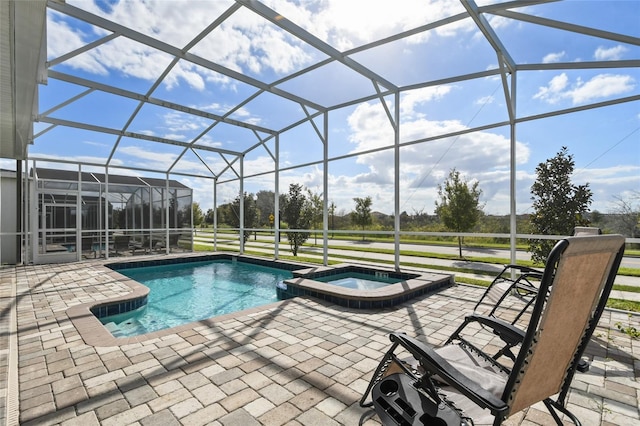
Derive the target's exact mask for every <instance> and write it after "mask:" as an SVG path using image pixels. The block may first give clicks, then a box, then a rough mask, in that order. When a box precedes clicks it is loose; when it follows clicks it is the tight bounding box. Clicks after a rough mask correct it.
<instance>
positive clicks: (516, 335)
mask: <svg viewBox="0 0 640 426" xmlns="http://www.w3.org/2000/svg"><path fill="white" fill-rule="evenodd" d="M471 322H478V323H480V324H482V325H486V326H487V327H489V328H491V329H492V330H493V334H495V335H496V336H498V337H500V338H501V339H502V340H503V341H504V342H505V343H508V344H510V345H512V346H515V345H517V344H519V343H522V341H523V340H524V335H525V332H524V331H523V330H521V329H519V328H518V327H515V326H514V325H512V324H510V323H508V322H506V321H503V320H501V319H499V318H496V317H488V316H484V315H476V314H472V315H468V316H467V317H465V319H464V323H465V325H466V324H468V323H471Z"/></svg>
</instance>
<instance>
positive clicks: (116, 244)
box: [113, 234, 131, 254]
mask: <svg viewBox="0 0 640 426" xmlns="http://www.w3.org/2000/svg"><path fill="white" fill-rule="evenodd" d="M130 240H131V236H130V235H122V234H114V235H113V251H114V252H115V254H121V253H122V252H126V251H127V250H129V241H130Z"/></svg>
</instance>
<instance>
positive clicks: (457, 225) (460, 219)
mask: <svg viewBox="0 0 640 426" xmlns="http://www.w3.org/2000/svg"><path fill="white" fill-rule="evenodd" d="M479 184H480V183H479V182H478V181H475V182H474V183H473V184H472V185H471V186H469V183H468V182H467V181H466V180H464V179H463V178H461V177H460V172H459V171H458V170H456V169H455V168H453V169H451V170H450V171H449V176H448V177H447V179H445V181H444V186H443V185H438V197H439V198H440V202H438V201H436V214H437V215H438V217H440V220H441V221H442V223H443V224H444V226H446V227H447V229H449V230H451V231H454V232H469V231H471V230H473V227H474V226H476V224H477V223H478V221H479V220H480V218H481V217H482V215H483V213H482V208H483V206H482V205H480V195H481V194H482V190H480V189H478V186H479ZM458 252H459V255H460V257H462V236H458Z"/></svg>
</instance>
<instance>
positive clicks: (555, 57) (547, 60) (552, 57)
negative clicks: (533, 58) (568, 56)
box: [542, 50, 565, 64]
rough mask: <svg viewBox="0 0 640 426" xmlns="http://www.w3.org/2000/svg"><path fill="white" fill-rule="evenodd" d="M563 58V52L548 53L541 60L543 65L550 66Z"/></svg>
mask: <svg viewBox="0 0 640 426" xmlns="http://www.w3.org/2000/svg"><path fill="white" fill-rule="evenodd" d="M564 56H565V52H564V50H563V51H562V52H556V53H549V54H547V55H545V57H544V58H542V63H543V64H551V63H554V62H560V60H561V59H562V58H564Z"/></svg>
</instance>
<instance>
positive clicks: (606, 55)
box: [593, 45, 628, 61]
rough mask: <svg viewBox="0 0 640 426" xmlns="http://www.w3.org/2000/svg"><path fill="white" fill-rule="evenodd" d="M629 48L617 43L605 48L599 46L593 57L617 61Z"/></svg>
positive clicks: (600, 59)
mask: <svg viewBox="0 0 640 426" xmlns="http://www.w3.org/2000/svg"><path fill="white" fill-rule="evenodd" d="M627 50H628V49H627V48H626V47H624V46H621V45H617V46H615V47H610V48H608V49H607V48H604V47H602V46H600V47H598V48H597V49H596V51H595V53H594V54H593V57H594V58H595V59H596V60H598V61H615V60H618V59H621V58H622V55H623V54H624V53H625V52H626V51H627Z"/></svg>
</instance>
